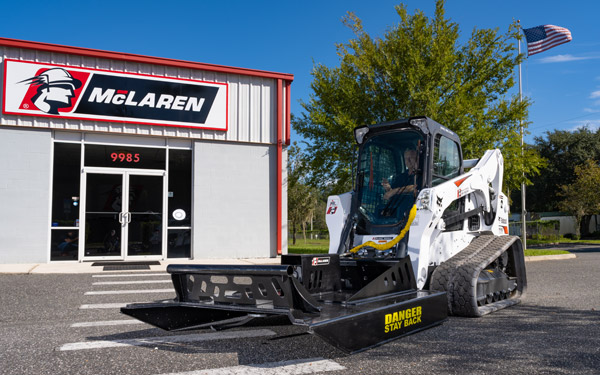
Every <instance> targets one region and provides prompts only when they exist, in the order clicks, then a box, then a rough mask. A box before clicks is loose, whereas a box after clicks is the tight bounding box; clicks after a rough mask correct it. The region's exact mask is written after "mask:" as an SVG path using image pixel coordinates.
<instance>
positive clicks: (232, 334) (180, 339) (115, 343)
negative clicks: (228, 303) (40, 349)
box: [57, 329, 275, 351]
mask: <svg viewBox="0 0 600 375" xmlns="http://www.w3.org/2000/svg"><path fill="white" fill-rule="evenodd" d="M273 335H275V332H273V331H271V330H270V329H257V330H248V331H226V332H211V333H201V334H192V335H179V336H159V337H145V338H139V339H124V340H101V341H100V340H99V341H83V342H73V343H69V344H65V345H63V346H61V347H59V348H58V349H57V350H60V351H67V350H85V349H103V348H116V347H121V346H142V345H148V346H152V345H161V344H172V343H185V342H201V341H212V340H228V339H244V338H251V337H263V336H273Z"/></svg>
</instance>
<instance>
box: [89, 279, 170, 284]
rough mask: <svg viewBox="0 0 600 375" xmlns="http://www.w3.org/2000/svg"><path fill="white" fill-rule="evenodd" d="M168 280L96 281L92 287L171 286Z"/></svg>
mask: <svg viewBox="0 0 600 375" xmlns="http://www.w3.org/2000/svg"><path fill="white" fill-rule="evenodd" d="M172 282H173V281H171V280H170V279H169V280H134V281H98V282H95V283H92V285H133V284H171V283H172Z"/></svg>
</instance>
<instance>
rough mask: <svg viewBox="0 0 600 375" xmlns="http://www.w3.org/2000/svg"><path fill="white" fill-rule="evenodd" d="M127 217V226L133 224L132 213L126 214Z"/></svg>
mask: <svg viewBox="0 0 600 375" xmlns="http://www.w3.org/2000/svg"><path fill="white" fill-rule="evenodd" d="M126 215H127V224H129V223H131V212H128V213H126Z"/></svg>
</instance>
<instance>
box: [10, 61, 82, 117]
mask: <svg viewBox="0 0 600 375" xmlns="http://www.w3.org/2000/svg"><path fill="white" fill-rule="evenodd" d="M21 83H24V84H27V85H31V86H32V87H34V88H35V89H36V90H35V94H34V95H33V96H32V97H31V101H32V102H33V104H34V105H35V106H36V107H37V108H38V109H39V110H40V111H42V112H46V113H50V114H53V115H57V114H58V109H59V108H65V107H71V98H73V97H74V96H75V90H76V89H78V88H80V87H81V81H80V80H78V79H76V78H73V76H72V75H71V74H70V73H69V72H68V71H66V70H64V69H62V68H52V69H47V70H43V71H41V72H40V73H39V74H38V75H36V76H34V77H31V78H27V79H26V80H24V81H21Z"/></svg>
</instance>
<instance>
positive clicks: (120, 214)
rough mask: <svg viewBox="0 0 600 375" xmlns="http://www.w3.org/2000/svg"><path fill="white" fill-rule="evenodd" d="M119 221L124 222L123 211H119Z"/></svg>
mask: <svg viewBox="0 0 600 375" xmlns="http://www.w3.org/2000/svg"><path fill="white" fill-rule="evenodd" d="M119 223H121V224H123V212H119Z"/></svg>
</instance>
